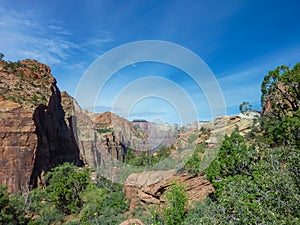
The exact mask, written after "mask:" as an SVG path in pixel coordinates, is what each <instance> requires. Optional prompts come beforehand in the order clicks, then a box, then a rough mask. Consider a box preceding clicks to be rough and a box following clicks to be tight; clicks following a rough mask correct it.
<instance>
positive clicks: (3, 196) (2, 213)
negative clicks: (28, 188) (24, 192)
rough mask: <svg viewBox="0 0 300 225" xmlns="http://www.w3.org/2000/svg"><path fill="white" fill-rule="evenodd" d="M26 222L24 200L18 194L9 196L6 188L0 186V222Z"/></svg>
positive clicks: (5, 223)
mask: <svg viewBox="0 0 300 225" xmlns="http://www.w3.org/2000/svg"><path fill="white" fill-rule="evenodd" d="M27 223H28V219H26V218H25V212H24V202H23V201H22V199H21V198H20V196H17V195H16V196H9V194H8V192H7V188H6V187H4V186H0V224H1V225H2V224H3V225H15V224H16V225H19V224H27Z"/></svg>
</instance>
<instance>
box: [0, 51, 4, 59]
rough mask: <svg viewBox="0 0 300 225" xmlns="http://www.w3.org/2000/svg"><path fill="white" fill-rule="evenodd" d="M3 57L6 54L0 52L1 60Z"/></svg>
mask: <svg viewBox="0 0 300 225" xmlns="http://www.w3.org/2000/svg"><path fill="white" fill-rule="evenodd" d="M3 58H4V54H3V53H2V52H0V60H3Z"/></svg>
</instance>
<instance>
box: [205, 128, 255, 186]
mask: <svg viewBox="0 0 300 225" xmlns="http://www.w3.org/2000/svg"><path fill="white" fill-rule="evenodd" d="M257 160H258V155H257V152H256V151H255V149H254V147H252V146H250V147H248V146H247V144H246V141H245V139H244V138H243V137H242V136H241V135H240V134H239V133H237V132H233V133H232V134H231V135H230V136H225V138H224V141H223V142H222V144H221V147H220V149H219V151H218V154H217V156H216V158H215V159H214V160H213V161H212V163H211V164H210V166H209V167H208V168H207V169H206V176H207V179H209V180H210V181H211V182H212V183H213V184H214V186H216V187H222V186H223V183H222V180H223V179H224V178H226V177H228V176H235V175H238V174H241V175H244V174H247V175H249V174H251V173H252V171H253V169H252V165H253V163H255V162H256V161H257ZM217 192H218V190H217Z"/></svg>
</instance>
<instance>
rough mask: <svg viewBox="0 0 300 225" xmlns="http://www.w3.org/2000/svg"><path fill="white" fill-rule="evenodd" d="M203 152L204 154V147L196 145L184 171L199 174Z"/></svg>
mask: <svg viewBox="0 0 300 225" xmlns="http://www.w3.org/2000/svg"><path fill="white" fill-rule="evenodd" d="M204 152H205V146H204V145H202V144H198V145H197V146H196V148H195V150H194V152H193V154H192V156H191V157H190V158H189V160H188V161H187V163H186V164H185V166H184V169H186V170H187V171H188V172H189V173H191V174H194V175H196V174H198V173H200V172H201V169H200V164H201V162H202V154H203V153H204Z"/></svg>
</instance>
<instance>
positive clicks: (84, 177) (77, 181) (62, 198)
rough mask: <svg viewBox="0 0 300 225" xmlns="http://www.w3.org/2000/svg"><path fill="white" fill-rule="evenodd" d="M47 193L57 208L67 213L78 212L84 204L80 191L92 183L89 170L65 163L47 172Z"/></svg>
mask: <svg viewBox="0 0 300 225" xmlns="http://www.w3.org/2000/svg"><path fill="white" fill-rule="evenodd" d="M46 179H47V180H48V182H49V185H48V186H47V190H46V191H47V194H48V196H49V200H50V201H51V202H53V203H54V204H55V206H56V207H57V209H59V210H60V211H61V212H63V213H65V214H71V213H78V212H79V211H80V209H81V208H82V205H83V200H82V198H81V196H80V193H81V192H82V191H83V190H84V189H86V188H87V187H88V185H89V184H90V174H89V172H88V171H87V170H79V169H78V167H76V166H74V165H72V164H70V163H64V164H63V165H61V166H58V167H56V168H54V169H53V170H52V171H51V172H48V173H47V174H46Z"/></svg>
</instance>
